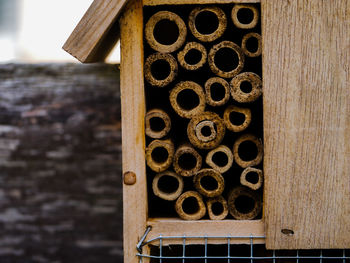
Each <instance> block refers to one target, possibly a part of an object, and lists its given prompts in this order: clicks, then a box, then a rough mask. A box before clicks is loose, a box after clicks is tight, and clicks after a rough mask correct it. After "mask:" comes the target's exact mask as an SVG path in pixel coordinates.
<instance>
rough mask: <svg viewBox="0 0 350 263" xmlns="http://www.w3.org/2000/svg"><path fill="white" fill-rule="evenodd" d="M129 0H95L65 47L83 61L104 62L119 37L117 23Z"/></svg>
mask: <svg viewBox="0 0 350 263" xmlns="http://www.w3.org/2000/svg"><path fill="white" fill-rule="evenodd" d="M126 2H127V0H109V1H104V0H95V1H94V2H93V3H92V4H91V6H90V7H89V9H88V10H87V12H86V13H85V15H84V16H83V18H82V19H81V20H80V22H79V23H78V25H77V26H76V28H75V29H74V31H73V32H72V34H71V35H70V36H69V38H68V40H67V41H66V43H65V44H64V46H63V49H64V50H65V51H67V52H68V53H69V54H71V55H72V56H74V57H75V58H77V59H78V60H79V61H81V62H83V63H88V62H102V61H104V59H105V58H106V57H107V55H108V54H109V52H110V51H111V49H112V48H113V46H114V45H115V44H116V43H117V41H118V38H119V34H118V32H119V30H118V23H116V21H117V19H118V17H119V15H120V14H121V11H122V9H123V7H124V5H125V3H126Z"/></svg>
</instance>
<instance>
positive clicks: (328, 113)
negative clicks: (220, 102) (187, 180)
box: [262, 0, 350, 249]
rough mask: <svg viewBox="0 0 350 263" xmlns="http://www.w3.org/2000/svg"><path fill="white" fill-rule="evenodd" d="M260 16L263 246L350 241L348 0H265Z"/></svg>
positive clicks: (343, 245)
mask: <svg viewBox="0 0 350 263" xmlns="http://www.w3.org/2000/svg"><path fill="white" fill-rule="evenodd" d="M262 19H263V21H262V22H263V23H262V28H263V76H264V83H263V85H264V136H265V138H264V142H265V155H264V156H265V161H264V171H265V193H264V195H265V197H264V198H265V199H264V200H265V207H264V209H265V210H264V217H265V224H266V225H265V227H266V235H267V240H266V242H267V243H266V246H267V248H268V249H296V248H298V249H309V248H350V172H349V171H350V83H349V79H350V71H349V62H350V1H348V0H332V1H329V0H293V1H287V0H283V1H281V0H263V1H262ZM292 231H293V232H292ZM282 232H284V233H282Z"/></svg>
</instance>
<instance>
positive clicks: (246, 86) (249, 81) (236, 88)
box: [230, 72, 262, 103]
mask: <svg viewBox="0 0 350 263" xmlns="http://www.w3.org/2000/svg"><path fill="white" fill-rule="evenodd" d="M230 84H231V95H232V98H233V99H234V100H236V101H238V102H241V103H248V102H253V101H256V100H257V99H258V98H259V97H260V95H261V94H262V87H261V86H262V83H261V79H260V77H259V76H258V75H257V74H255V73H253V72H244V73H241V74H239V75H237V76H236V77H234V78H233V79H232V80H231V83H230Z"/></svg>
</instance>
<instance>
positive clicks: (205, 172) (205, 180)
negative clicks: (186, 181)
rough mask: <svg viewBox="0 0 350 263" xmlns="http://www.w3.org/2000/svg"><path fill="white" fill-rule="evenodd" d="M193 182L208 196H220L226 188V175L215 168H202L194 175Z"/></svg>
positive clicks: (198, 189) (201, 192) (200, 191)
mask: <svg viewBox="0 0 350 263" xmlns="http://www.w3.org/2000/svg"><path fill="white" fill-rule="evenodd" d="M209 178H211V179H210V180H209ZM214 181H215V182H214ZM193 184H194V187H195V188H196V189H197V191H198V192H199V193H200V194H202V195H204V196H206V197H216V196H219V195H221V194H222V192H223V191H224V189H225V180H224V177H223V176H222V175H221V174H220V173H219V172H217V171H215V170H214V169H208V168H205V169H202V170H200V171H199V172H198V173H197V174H196V175H195V176H194V177H193Z"/></svg>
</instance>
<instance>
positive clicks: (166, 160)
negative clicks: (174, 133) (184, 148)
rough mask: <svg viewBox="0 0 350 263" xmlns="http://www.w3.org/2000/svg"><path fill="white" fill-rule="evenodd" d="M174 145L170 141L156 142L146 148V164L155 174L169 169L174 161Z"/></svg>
mask: <svg viewBox="0 0 350 263" xmlns="http://www.w3.org/2000/svg"><path fill="white" fill-rule="evenodd" d="M173 157H174V145H173V143H172V142H171V141H169V140H165V141H162V140H154V141H152V142H151V143H150V144H149V145H148V147H147V148H146V162H147V165H148V166H149V168H151V169H152V170H153V171H155V172H158V173H159V172H163V171H165V170H166V169H168V168H169V167H170V165H171V163H172V161H173Z"/></svg>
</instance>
